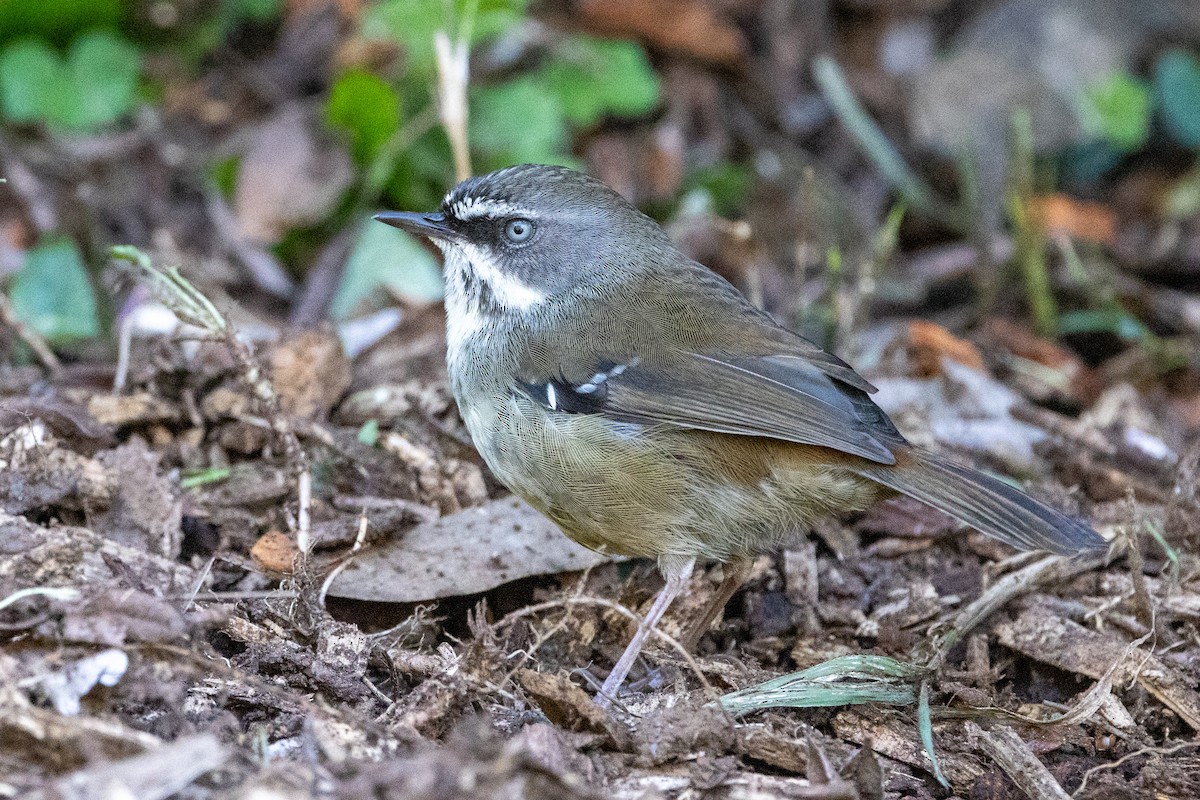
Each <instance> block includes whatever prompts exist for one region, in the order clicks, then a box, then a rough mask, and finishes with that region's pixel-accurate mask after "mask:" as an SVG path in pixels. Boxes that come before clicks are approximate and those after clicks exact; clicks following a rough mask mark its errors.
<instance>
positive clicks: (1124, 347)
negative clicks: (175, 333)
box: [0, 0, 1200, 426]
mask: <svg viewBox="0 0 1200 800" xmlns="http://www.w3.org/2000/svg"><path fill="white" fill-rule="evenodd" d="M439 31H440V32H442V33H443V34H444V35H445V36H446V37H447V40H448V42H449V43H451V45H457V46H462V47H466V48H469V54H470V55H469V65H470V69H469V74H470V83H469V91H468V108H469V122H468V125H467V130H468V141H469V150H470V153H469V155H470V159H471V164H472V166H473V169H474V170H475V171H476V172H484V171H487V170H491V169H494V168H498V167H502V166H505V165H508V164H514V163H520V162H545V163H559V164H567V165H571V166H574V167H577V168H580V169H586V170H588V171H590V172H592V173H593V174H595V175H597V176H598V177H600V178H602V179H604V180H605V181H607V182H609V183H610V184H612V185H613V186H614V187H616V188H617V189H618V190H619V191H621V192H622V193H624V194H625V195H626V196H627V197H629V198H630V199H631V200H633V201H634V202H635V203H637V204H638V205H640V206H641V207H642V208H644V209H645V210H646V211H647V212H648V213H651V214H652V215H653V216H655V217H657V218H659V219H660V220H662V221H663V222H665V223H667V224H668V225H669V227H670V229H671V231H672V233H673V235H674V236H675V237H676V239H677V240H678V241H679V242H680V243H681V245H682V246H683V247H684V248H685V249H686V250H687V251H688V252H689V253H690V254H692V255H694V256H695V257H697V258H699V259H701V260H703V261H704V262H705V263H708V264H710V265H711V266H713V267H714V268H716V269H717V270H718V271H720V272H722V273H723V274H725V275H726V276H727V277H729V278H730V279H731V280H733V281H734V282H735V283H736V284H738V285H739V286H740V287H741V288H743V289H744V290H745V291H747V292H748V293H749V294H750V295H751V297H752V298H753V299H754V300H755V301H756V302H758V303H760V304H762V305H764V306H765V307H766V308H768V309H769V310H770V311H772V312H773V313H775V314H777V315H779V316H780V317H781V318H782V319H783V320H784V321H785V322H787V323H788V324H790V325H792V326H794V327H797V328H800V329H802V330H803V331H805V332H806V333H808V334H809V335H810V336H812V337H814V338H816V339H819V340H821V341H823V342H824V343H826V344H828V345H831V346H837V347H847V346H850V345H853V346H854V347H856V348H857V349H858V350H860V351H861V353H860V355H862V357H863V358H866V359H867V360H868V366H870V363H869V362H870V358H871V355H870V353H871V352H872V351H871V348H870V341H871V336H870V335H869V334H867V333H866V331H868V330H870V329H872V328H879V329H880V330H884V329H887V330H890V328H887V327H886V324H885V323H887V322H888V320H895V319H902V318H903V317H905V316H908V315H914V316H925V317H933V318H935V319H937V320H938V321H939V322H941V323H943V324H945V325H946V326H947V327H948V328H950V329H951V330H956V331H961V330H974V331H976V332H977V333H979V334H980V335H982V336H983V339H984V340H985V343H989V344H995V343H996V340H995V338H994V337H995V336H996V335H997V334H996V331H997V330H999V328H997V327H996V326H995V325H994V324H993V325H991V326H990V327H989V321H995V320H1008V321H1016V323H1017V325H1018V327H1020V328H1021V329H1028V331H1030V335H1031V336H1034V337H1035V338H1038V337H1040V340H1041V341H1045V342H1049V343H1052V344H1053V345H1054V346H1055V347H1056V348H1059V350H1057V351H1056V353H1058V355H1057V356H1056V358H1059V359H1060V360H1061V359H1068V360H1069V361H1071V363H1072V364H1073V365H1076V366H1077V367H1078V368H1079V369H1086V370H1100V378H1099V379H1100V380H1102V381H1109V382H1111V380H1113V379H1116V378H1118V377H1119V378H1121V379H1134V380H1140V381H1150V382H1155V381H1160V380H1161V381H1165V383H1164V384H1163V385H1164V386H1166V387H1167V390H1168V394H1170V395H1171V396H1172V397H1173V398H1176V399H1177V400H1178V402H1177V406H1178V409H1179V410H1180V413H1181V414H1182V418H1183V419H1184V420H1185V422H1186V425H1185V426H1192V425H1200V399H1197V398H1200V380H1198V379H1197V377H1196V376H1197V374H1200V370H1198V369H1197V356H1196V352H1197V348H1196V342H1197V336H1198V335H1200V300H1198V298H1197V292H1198V291H1200V223H1198V219H1200V171H1198V170H1197V169H1196V155H1197V152H1198V151H1200V59H1198V57H1197V52H1198V50H1197V43H1198V42H1200V10H1198V7H1197V6H1196V5H1195V4H1191V3H1187V2H1183V1H1182V0H1180V1H1179V2H1160V3H1155V4H1153V5H1152V6H1150V7H1148V8H1147V7H1145V4H1141V3H1137V2H1133V0H1097V1H1096V2H1090V1H1089V0H1048V1H1047V2H1034V1H1033V0H994V1H991V2H968V1H967V0H819V1H818V0H803V2H779V1H778V0H647V2H633V0H614V2H600V1H599V0H545V1H544V2H529V1H528V0H452V1H451V0H378V2H369V1H368V0H338V2H320V1H319V0H286V2H285V0H220V2H200V0H87V1H85V0H56V2H53V3H49V2H44V0H43V1H41V2H39V1H38V0H8V2H5V3H0V116H2V126H0V169H2V170H3V176H4V177H5V178H6V180H7V182H6V183H5V184H4V185H3V186H0V280H2V281H3V285H4V287H5V294H6V297H7V306H9V308H7V309H6V312H5V313H6V315H7V316H8V317H9V320H8V321H9V322H10V323H13V324H23V325H25V326H26V327H27V328H28V329H31V330H32V331H34V332H36V333H37V334H40V335H41V336H42V337H44V338H45V339H47V340H48V341H49V342H50V343H51V345H52V346H54V347H56V348H58V349H59V350H61V351H62V352H63V353H64V354H65V355H66V357H67V359H68V361H69V362H70V361H86V360H92V361H96V360H103V359H105V358H106V357H107V355H106V354H109V353H111V352H112V347H113V345H112V344H111V341H112V336H111V335H110V334H111V332H112V331H113V330H114V328H115V327H116V326H118V325H119V324H121V323H122V322H124V321H126V320H134V321H133V322H132V323H131V324H132V325H133V326H134V327H135V328H137V329H140V327H142V326H144V325H150V327H153V325H152V324H151V323H149V322H146V320H145V319H143V318H142V317H138V316H137V315H136V312H137V310H138V309H139V308H141V307H142V306H143V305H144V304H145V302H146V298H144V297H141V296H139V295H138V293H137V292H130V291H129V290H128V288H127V287H126V286H125V284H124V283H122V282H121V281H120V280H119V279H118V277H117V276H116V275H115V273H114V272H113V271H112V270H111V269H110V268H108V266H107V265H106V260H105V256H104V254H105V252H106V250H107V247H108V246H109V245H111V244H114V243H132V244H136V245H138V246H140V247H143V248H146V249H148V250H150V251H152V252H154V253H155V254H156V256H157V257H159V258H161V259H165V260H166V261H168V262H170V263H179V264H181V265H182V266H183V268H184V271H185V272H187V273H188V274H190V275H193V276H194V278H195V279H196V280H197V282H198V283H199V284H200V285H202V286H205V287H206V289H207V290H209V291H212V292H216V293H218V294H224V295H227V296H232V297H235V298H236V299H237V301H238V305H239V308H240V309H241V311H243V312H244V313H245V314H247V315H248V316H249V317H251V318H252V319H253V320H254V321H255V322H256V323H261V324H262V326H264V327H266V328H272V327H274V328H278V327H279V326H280V325H282V324H291V325H299V326H311V325H313V324H316V323H317V322H319V321H321V320H323V319H327V318H328V319H333V320H349V319H355V318H363V317H364V315H370V314H372V313H376V312H379V311H381V310H385V309H388V308H390V307H394V306H396V304H397V303H399V304H401V305H402V306H405V305H407V306H409V307H412V308H415V307H423V305H424V304H426V303H430V302H436V301H437V299H438V298H439V297H440V291H441V285H440V275H439V272H438V266H437V262H436V260H435V258H434V257H433V255H432V254H431V253H430V252H429V251H428V250H427V249H426V248H425V247H424V246H422V245H421V244H419V243H417V242H414V241H411V240H408V239H406V238H404V236H403V234H400V233H399V232H396V231H393V230H390V229H387V228H385V227H384V226H379V225H372V224H368V223H367V220H368V219H369V216H370V213H371V212H373V211H375V210H378V209H380V208H399V209H432V208H435V207H436V206H437V205H438V204H439V203H440V199H441V197H442V195H443V193H444V192H445V191H446V190H447V189H448V188H449V187H450V186H451V185H453V183H454V182H455V162H454V156H453V153H452V148H451V145H450V142H449V139H448V137H447V133H446V130H445V129H444V127H443V125H442V124H441V120H440V118H439V114H438V99H437V86H438V80H439V77H438V59H437V55H436V52H435V45H434V41H435V35H436V34H437V33H438V32H439ZM397 324H398V323H397ZM10 326H11V325H10ZM880 326H884V327H883V328H880ZM1006 330H1007V329H1006ZM980 332H981V333H980ZM1014 335H1015V334H1013V333H1012V332H1011V330H1010V331H1009V332H1008V333H1007V334H1005V335H1004V336H1001V337H1000V339H1001V340H1002V341H1000V344H1001V345H1005V346H1007V348H1008V350H1010V351H1013V352H1016V351H1021V348H1019V347H1017V346H1016V344H1015V343H1014V342H1013V341H1011V339H1012V338H1013V336H1014ZM988 336H991V337H993V338H992V339H988ZM1006 336H1007V339H1006V338H1005V337H1006ZM9 339H10V341H7V343H6V346H7V350H8V353H9V354H10V356H11V357H12V358H15V359H18V360H20V359H26V358H28V357H29V353H28V352H27V351H26V350H25V349H24V346H23V345H22V344H21V343H20V341H18V339H17V337H15V336H9ZM368 344H369V343H362V342H360V343H359V345H358V346H355V347H352V350H361V349H362V348H363V347H365V346H367V345H368ZM1028 350H1029V348H1028V347H1026V348H1025V350H1024V351H1021V352H1024V353H1025V354H1024V355H1021V356H1020V358H1022V359H1024V361H1028V360H1029V358H1028V353H1027V352H1025V351H1028ZM875 352H878V350H876V351H875ZM1035 360H1036V359H1035ZM1010 361H1011V360H1010ZM1042 361H1043V362H1046V363H1043V364H1042V365H1041V366H1042V367H1047V368H1050V369H1051V370H1052V371H1053V370H1059V371H1060V372H1061V363H1055V364H1051V363H1050V362H1049V361H1047V359H1045V358H1043V359H1042ZM1012 363H1015V362H1012ZM1021 363H1024V362H1023V361H1022V362H1021ZM1010 366H1011V363H1010ZM1089 374H1092V373H1089ZM1092 377H1093V378H1094V377H1095V375H1094V374H1093V375H1092ZM1055 380H1057V381H1058V390H1057V391H1058V395H1059V399H1060V400H1063V399H1064V398H1065V400H1064V402H1066V404H1067V405H1068V406H1070V405H1074V406H1076V407H1078V406H1082V405H1086V398H1085V396H1084V395H1083V394H1081V393H1080V392H1079V391H1078V390H1077V389H1076V390H1072V389H1071V388H1070V384H1071V381H1072V380H1074V379H1073V378H1070V377H1066V378H1063V377H1061V376H1060V378H1058V379H1055ZM1050 382H1051V383H1054V380H1051V381H1050ZM1180 398H1182V399H1180ZM1181 424H1182V423H1181Z"/></svg>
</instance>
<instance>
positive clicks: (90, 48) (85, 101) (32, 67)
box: [0, 30, 141, 131]
mask: <svg viewBox="0 0 1200 800" xmlns="http://www.w3.org/2000/svg"><path fill="white" fill-rule="evenodd" d="M140 61H141V56H140V54H139V52H138V50H137V49H136V48H135V47H134V46H133V45H131V44H130V43H129V42H127V41H126V40H124V39H122V38H121V37H119V36H117V35H116V34H115V33H111V32H109V31H105V30H95V31H89V32H87V33H84V34H81V35H80V36H77V37H76V38H75V39H74V40H73V41H72V42H71V45H70V47H69V48H68V50H67V53H66V55H65V57H63V56H60V55H59V54H58V53H57V52H56V51H55V49H54V48H53V47H51V46H50V45H49V44H47V43H46V42H45V41H42V40H40V39H18V40H16V41H13V42H10V43H9V44H8V45H6V46H5V47H4V49H3V51H0V110H3V113H4V116H5V118H6V119H8V120H9V121H12V122H24V123H32V122H44V123H46V124H47V125H48V126H50V127H51V128H52V129H56V130H65V131H91V130H94V129H96V128H100V127H103V126H105V125H109V124H111V123H113V122H115V121H117V120H118V119H120V118H121V117H123V116H125V115H126V114H127V113H129V111H130V110H132V108H133V105H134V101H135V99H136V93H137V78H138V71H139V68H140Z"/></svg>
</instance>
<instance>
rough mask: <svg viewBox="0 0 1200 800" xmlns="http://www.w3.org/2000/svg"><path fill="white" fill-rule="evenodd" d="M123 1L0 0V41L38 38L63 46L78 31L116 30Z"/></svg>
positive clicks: (122, 10)
mask: <svg viewBox="0 0 1200 800" xmlns="http://www.w3.org/2000/svg"><path fill="white" fill-rule="evenodd" d="M124 6H125V4H124V3H123V2H122V0H0V42H6V41H9V40H11V39H20V38H26V37H29V38H37V39H42V40H44V41H46V42H48V43H50V44H55V45H65V44H67V43H68V42H70V41H71V39H72V38H73V37H74V36H75V35H76V34H78V33H79V32H80V31H84V30H88V29H89V28H115V27H116V26H117V24H118V23H119V22H120V21H121V18H122V17H123V16H124V13H125V8H124Z"/></svg>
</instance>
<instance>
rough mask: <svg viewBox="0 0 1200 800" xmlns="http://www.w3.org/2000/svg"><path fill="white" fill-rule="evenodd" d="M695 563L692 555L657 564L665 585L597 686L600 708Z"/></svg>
mask: <svg viewBox="0 0 1200 800" xmlns="http://www.w3.org/2000/svg"><path fill="white" fill-rule="evenodd" d="M695 566H696V559H694V558H690V559H688V560H686V561H680V562H672V563H667V564H660V568H661V569H662V572H663V577H664V578H666V579H667V585H666V586H664V587H663V588H662V590H661V591H659V593H658V596H657V597H655V598H654V603H653V604H652V605H651V606H650V610H649V611H648V612H646V618H645V619H643V620H642V621H641V622H640V623H638V627H637V631H636V632H635V633H634V634H633V639H632V640H631V641H630V642H629V646H628V647H626V648H625V652H624V653H622V654H621V657H620V658H619V659H617V663H616V664H615V665H614V666H613V668H612V672H610V673H608V677H607V678H605V679H604V685H603V686H601V687H600V693H599V694H597V695H596V705H598V706H600V707H601V708H608V706H609V705H610V704H611V703H612V701H613V698H614V697H616V696H617V690H619V689H620V688H621V684H623V683H624V682H625V677H626V676H627V675H628V674H629V670H631V669H633V662H635V661H637V657H638V655H639V654H640V653H641V652H642V646H643V645H644V644H645V643H646V638H647V637H648V636H649V635H650V632H651V631H652V630H653V629H654V626H655V625H657V624H658V621H659V619H661V618H662V615H663V612H665V611H666V610H667V608H668V606H670V605H671V601H672V600H674V599H675V598H676V597H677V596H678V595H679V593H680V592H681V591H683V587H684V586H686V585H687V581H688V577H690V576H691V574H692V568H693V567H695Z"/></svg>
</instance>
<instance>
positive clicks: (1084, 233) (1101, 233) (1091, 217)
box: [1029, 194, 1117, 246]
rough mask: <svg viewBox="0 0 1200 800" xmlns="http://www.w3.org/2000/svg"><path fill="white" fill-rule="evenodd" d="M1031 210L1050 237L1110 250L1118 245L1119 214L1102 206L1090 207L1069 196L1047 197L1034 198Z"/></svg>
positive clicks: (1048, 195)
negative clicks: (1110, 247) (1079, 241)
mask: <svg viewBox="0 0 1200 800" xmlns="http://www.w3.org/2000/svg"><path fill="white" fill-rule="evenodd" d="M1029 210H1030V212H1031V214H1032V216H1033V218H1034V219H1035V220H1037V221H1038V222H1039V223H1040V224H1041V227H1042V230H1043V231H1044V232H1045V233H1046V235H1047V236H1065V237H1067V238H1069V239H1083V240H1086V241H1089V242H1099V243H1100V244H1105V245H1110V246H1111V245H1112V244H1114V243H1115V242H1116V239H1117V215H1116V212H1114V211H1113V210H1112V209H1111V208H1109V207H1108V206H1106V205H1103V204H1101V203H1088V202H1084V201H1083V200H1076V199H1074V198H1073V197H1068V196H1067V195H1065V194H1047V195H1042V196H1041V197H1034V198H1031V199H1030V201H1029Z"/></svg>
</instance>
